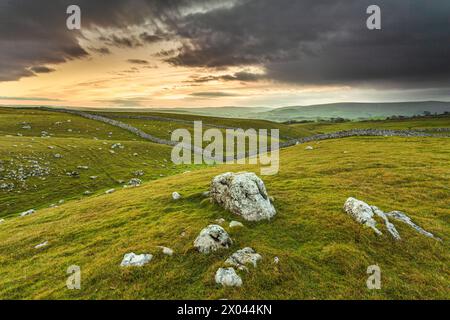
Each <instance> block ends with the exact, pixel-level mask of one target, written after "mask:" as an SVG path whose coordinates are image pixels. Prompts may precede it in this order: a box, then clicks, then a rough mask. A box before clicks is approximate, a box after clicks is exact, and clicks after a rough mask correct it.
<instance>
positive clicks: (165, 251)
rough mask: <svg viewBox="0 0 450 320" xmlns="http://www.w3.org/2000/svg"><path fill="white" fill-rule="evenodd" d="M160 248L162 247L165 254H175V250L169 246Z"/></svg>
mask: <svg viewBox="0 0 450 320" xmlns="http://www.w3.org/2000/svg"><path fill="white" fill-rule="evenodd" d="M159 248H161V249H162V252H163V253H164V254H165V255H168V256H172V255H173V250H172V249H170V248H167V247H163V246H159Z"/></svg>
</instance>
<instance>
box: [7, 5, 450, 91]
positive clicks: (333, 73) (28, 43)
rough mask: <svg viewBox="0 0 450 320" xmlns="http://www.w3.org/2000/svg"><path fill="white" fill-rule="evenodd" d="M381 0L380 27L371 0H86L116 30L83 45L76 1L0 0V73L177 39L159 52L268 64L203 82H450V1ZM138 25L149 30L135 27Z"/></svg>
mask: <svg viewBox="0 0 450 320" xmlns="http://www.w3.org/2000/svg"><path fill="white" fill-rule="evenodd" d="M375 2H376V3H377V4H378V5H379V6H380V7H381V10H382V30H377V31H370V30H368V29H367V28H366V19H367V17H368V15H367V14H366V8H367V7H368V6H369V5H371V4H373V3H374V1H372V0H370V1H369V0H322V1H316V0H276V1H275V0H240V1H228V2H227V1H207V0H203V1H201V0H197V1H188V0H160V1H157V0H153V1H152V0H97V1H89V0H80V1H77V3H78V5H79V6H80V7H81V9H82V27H83V28H86V29H94V28H104V29H107V30H116V31H118V33H114V32H113V33H111V34H108V35H104V36H103V37H101V38H99V39H98V43H93V44H92V46H91V47H90V48H86V49H85V48H83V47H81V45H80V43H79V39H81V38H82V34H81V33H80V32H78V31H70V30H67V29H66V28H65V19H66V17H67V15H66V14H65V8H66V7H67V6H68V5H69V4H71V1H65V0H52V1H50V0H40V1H32V0H15V1H8V0H0V10H1V11H0V24H1V28H0V81H7V80H17V79H19V78H21V77H25V76H32V75H35V74H36V73H39V72H51V71H52V68H50V67H48V66H46V65H50V64H51V65H55V64H58V63H63V62H65V61H67V60H70V59H79V58H85V57H87V56H88V55H89V54H90V53H88V52H91V54H92V53H97V54H109V53H110V50H109V49H108V47H113V46H116V47H122V48H135V47H142V46H145V45H147V44H153V43H157V42H160V41H169V42H170V41H171V42H173V43H174V44H177V45H178V47H179V49H178V50H175V51H170V50H167V51H162V52H161V54H160V55H159V58H160V59H163V60H164V61H166V62H167V63H170V64H172V65H174V66H183V67H202V68H205V70H208V69H211V72H212V71H214V70H226V69H227V68H229V67H242V68H243V69H244V68H245V67H248V66H258V67H259V68H261V69H263V70H265V74H264V75H261V74H252V73H250V72H244V71H243V72H234V73H233V72H230V73H229V74H228V75H222V76H217V75H211V76H203V77H198V78H196V79H194V80H193V81H195V82H208V81H212V80H219V81H233V80H237V81H244V82H254V81H260V80H264V79H265V80H270V81H276V82H281V83H289V84H300V85H336V84H338V85H351V86H371V87H380V88H444V87H447V86H448V85H449V84H450V62H449V58H448V57H449V56H450V41H449V39H450V19H449V16H450V1H448V0H434V1H423V0H409V1H403V0H377V1H375ZM3 24H4V25H3ZM133 26H137V27H139V28H141V31H140V32H139V33H137V34H128V33H127V30H130V27H133ZM142 30H145V31H142ZM169 52H170V54H169ZM132 60H133V59H131V60H129V62H130V63H134V64H139V63H138V61H137V60H136V61H132Z"/></svg>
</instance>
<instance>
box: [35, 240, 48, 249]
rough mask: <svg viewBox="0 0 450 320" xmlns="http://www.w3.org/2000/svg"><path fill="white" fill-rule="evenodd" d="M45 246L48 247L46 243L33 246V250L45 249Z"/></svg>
mask: <svg viewBox="0 0 450 320" xmlns="http://www.w3.org/2000/svg"><path fill="white" fill-rule="evenodd" d="M46 246H48V241H45V242H43V243H41V244H38V245H37V246H35V247H34V248H35V249H41V248H43V247H46Z"/></svg>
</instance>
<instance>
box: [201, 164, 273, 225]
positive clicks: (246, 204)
mask: <svg viewBox="0 0 450 320" xmlns="http://www.w3.org/2000/svg"><path fill="white" fill-rule="evenodd" d="M210 195H211V198H212V200H213V201H215V202H216V203H218V204H219V205H220V206H222V207H223V208H225V209H226V210H229V211H231V212H233V213H234V214H237V215H240V216H242V217H243V218H244V219H245V220H248V221H259V220H264V219H271V218H272V217H274V216H275V214H276V211H275V208H274V206H273V205H272V203H271V202H270V199H269V195H268V194H267V191H266V187H265V186H264V182H263V181H262V180H261V179H260V178H259V177H258V176H257V175H255V174H254V173H252V172H241V173H237V174H234V173H232V172H227V173H224V174H222V175H219V176H216V177H215V178H214V179H213V180H212V182H211V193H210Z"/></svg>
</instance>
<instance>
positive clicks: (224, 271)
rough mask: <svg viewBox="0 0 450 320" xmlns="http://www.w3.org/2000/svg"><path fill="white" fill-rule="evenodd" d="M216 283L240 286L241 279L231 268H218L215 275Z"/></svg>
mask: <svg viewBox="0 0 450 320" xmlns="http://www.w3.org/2000/svg"><path fill="white" fill-rule="evenodd" d="M215 280H216V283H218V284H221V285H222V286H226V287H240V286H242V279H241V277H239V275H238V274H237V273H236V271H235V270H234V269H233V268H231V267H230V268H219V270H217V272H216V276H215Z"/></svg>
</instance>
